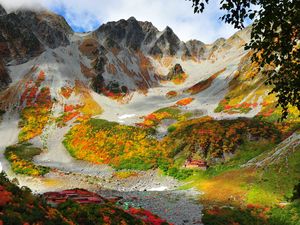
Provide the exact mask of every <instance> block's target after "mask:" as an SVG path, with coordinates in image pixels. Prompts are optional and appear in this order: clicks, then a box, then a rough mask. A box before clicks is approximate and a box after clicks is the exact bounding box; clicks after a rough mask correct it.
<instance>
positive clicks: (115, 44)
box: [95, 17, 190, 56]
mask: <svg viewBox="0 0 300 225" xmlns="http://www.w3.org/2000/svg"><path fill="white" fill-rule="evenodd" d="M95 33H96V35H97V36H98V39H99V40H100V42H101V43H102V44H103V45H104V47H106V48H116V49H121V48H129V49H131V50H134V51H137V50H142V51H144V53H146V54H150V55H159V56H162V55H171V56H174V55H176V54H177V53H178V52H179V51H180V52H183V54H184V55H186V56H190V53H189V50H188V48H187V47H186V45H185V43H184V42H182V41H180V39H179V38H178V37H177V35H176V34H175V33H174V32H173V30H172V29H171V28H170V27H166V29H165V30H164V31H162V32H160V31H159V30H158V29H157V28H156V27H154V26H153V24H152V23H150V22H139V21H137V20H136V19H135V18H134V17H130V18H129V19H128V20H119V21H117V22H109V23H107V24H103V25H102V26H100V27H99V29H97V30H96V31H95Z"/></svg>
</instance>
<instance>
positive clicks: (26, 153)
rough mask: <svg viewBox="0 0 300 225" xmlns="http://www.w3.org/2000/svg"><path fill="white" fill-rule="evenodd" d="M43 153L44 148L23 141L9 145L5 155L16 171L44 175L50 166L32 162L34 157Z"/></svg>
mask: <svg viewBox="0 0 300 225" xmlns="http://www.w3.org/2000/svg"><path fill="white" fill-rule="evenodd" d="M41 153H42V150H41V149H40V148H36V147H31V144H30V143H22V144H17V145H12V146H9V147H7V148H6V150H5V153H4V155H5V157H6V159H7V160H8V161H9V162H10V164H11V168H12V170H13V171H14V172H15V173H17V174H24V175H31V176H43V175H45V174H47V173H48V172H49V171H50V168H48V167H44V166H38V165H35V164H34V163H33V162H32V160H33V157H34V156H36V155H39V154H41Z"/></svg>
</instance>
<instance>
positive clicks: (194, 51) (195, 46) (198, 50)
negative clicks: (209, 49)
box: [186, 40, 206, 59]
mask: <svg viewBox="0 0 300 225" xmlns="http://www.w3.org/2000/svg"><path fill="white" fill-rule="evenodd" d="M186 47H187V49H188V51H189V53H190V54H191V56H192V57H195V58H196V59H201V58H202V56H203V55H204V53H205V50H206V46H205V44H204V43H203V42H201V41H198V40H190V41H188V42H186Z"/></svg>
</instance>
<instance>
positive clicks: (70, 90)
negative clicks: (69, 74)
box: [60, 86, 73, 99]
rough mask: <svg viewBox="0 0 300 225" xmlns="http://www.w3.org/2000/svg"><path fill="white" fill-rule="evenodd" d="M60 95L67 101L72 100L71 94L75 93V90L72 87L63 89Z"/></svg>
mask: <svg viewBox="0 0 300 225" xmlns="http://www.w3.org/2000/svg"><path fill="white" fill-rule="evenodd" d="M60 93H61V95H62V96H64V97H65V98H66V99H68V98H70V96H71V94H72V93H73V88H71V87H68V86H66V87H62V88H61V90H60Z"/></svg>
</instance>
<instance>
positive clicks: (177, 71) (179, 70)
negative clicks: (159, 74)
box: [166, 63, 184, 80]
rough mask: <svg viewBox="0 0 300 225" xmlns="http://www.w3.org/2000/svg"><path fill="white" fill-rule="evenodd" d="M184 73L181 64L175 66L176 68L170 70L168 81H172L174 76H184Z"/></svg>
mask: <svg viewBox="0 0 300 225" xmlns="http://www.w3.org/2000/svg"><path fill="white" fill-rule="evenodd" d="M183 73H184V71H183V69H182V67H181V65H180V64H179V63H177V64H175V66H174V67H173V68H172V69H171V70H170V72H169V73H168V75H167V78H166V79H167V80H172V79H173V77H174V76H176V75H179V74H183Z"/></svg>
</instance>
